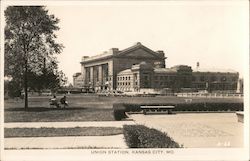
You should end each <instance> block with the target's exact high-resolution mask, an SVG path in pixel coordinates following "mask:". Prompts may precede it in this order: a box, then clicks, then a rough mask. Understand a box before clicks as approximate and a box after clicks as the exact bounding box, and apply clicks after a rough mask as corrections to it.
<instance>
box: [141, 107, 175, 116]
mask: <svg viewBox="0 0 250 161" xmlns="http://www.w3.org/2000/svg"><path fill="white" fill-rule="evenodd" d="M174 108H175V106H157V105H156V106H153V105H148V106H141V109H142V111H143V114H144V115H146V114H147V113H151V114H157V113H158V114H163V113H167V114H172V109H174Z"/></svg>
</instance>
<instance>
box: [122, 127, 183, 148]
mask: <svg viewBox="0 0 250 161" xmlns="http://www.w3.org/2000/svg"><path fill="white" fill-rule="evenodd" d="M123 133H124V137H125V140H126V143H127V145H128V147H129V148H180V145H179V144H178V143H176V142H175V141H174V140H172V139H171V138H170V137H169V136H167V134H166V133H163V132H160V131H158V130H156V129H152V128H148V127H146V126H143V125H124V126H123Z"/></svg>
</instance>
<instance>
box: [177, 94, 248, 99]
mask: <svg viewBox="0 0 250 161" xmlns="http://www.w3.org/2000/svg"><path fill="white" fill-rule="evenodd" d="M176 95H177V97H208V98H243V96H244V95H243V94H237V93H235V94H231V93H228V94H225V93H176Z"/></svg>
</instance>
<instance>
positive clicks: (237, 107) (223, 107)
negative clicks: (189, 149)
mask: <svg viewBox="0 0 250 161" xmlns="http://www.w3.org/2000/svg"><path fill="white" fill-rule="evenodd" d="M142 105H152V106H153V105H155V106H160V105H165V106H169V105H174V106H175V108H174V109H173V111H194V112H195V111H243V107H244V105H243V103H227V102H215V103H213V102H204V103H180V104H155V103H154V104H126V103H115V104H113V110H114V117H115V119H116V120H122V119H124V118H126V115H125V112H140V111H141V108H140V106H142Z"/></svg>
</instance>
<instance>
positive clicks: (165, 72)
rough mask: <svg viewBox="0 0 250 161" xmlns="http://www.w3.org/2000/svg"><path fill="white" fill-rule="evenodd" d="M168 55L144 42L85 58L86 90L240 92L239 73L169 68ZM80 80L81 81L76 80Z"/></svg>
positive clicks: (185, 66)
mask: <svg viewBox="0 0 250 161" xmlns="http://www.w3.org/2000/svg"><path fill="white" fill-rule="evenodd" d="M165 59H166V57H165V53H164V52H163V51H153V50H151V49H149V48H147V47H145V46H144V45H142V44H141V43H136V44H135V45H134V46H132V47H129V48H127V49H124V50H119V49H117V48H112V49H110V50H109V51H107V52H104V53H102V54H100V55H97V56H93V57H87V56H84V57H83V58H82V62H81V74H80V76H81V81H82V84H83V87H85V88H91V89H94V90H95V91H100V90H121V91H138V92H139V91H143V90H150V89H151V90H152V89H153V90H158V91H159V90H162V89H165V90H169V91H171V92H179V91H183V90H185V89H186V90H191V91H199V90H207V91H210V92H212V91H216V90H231V91H236V89H237V82H238V79H239V73H238V72H235V71H221V70H216V71H213V70H204V69H200V68H198V67H197V69H195V70H193V69H192V68H191V67H190V66H187V65H177V66H174V67H171V68H166V67H165ZM76 80H77V79H76Z"/></svg>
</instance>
